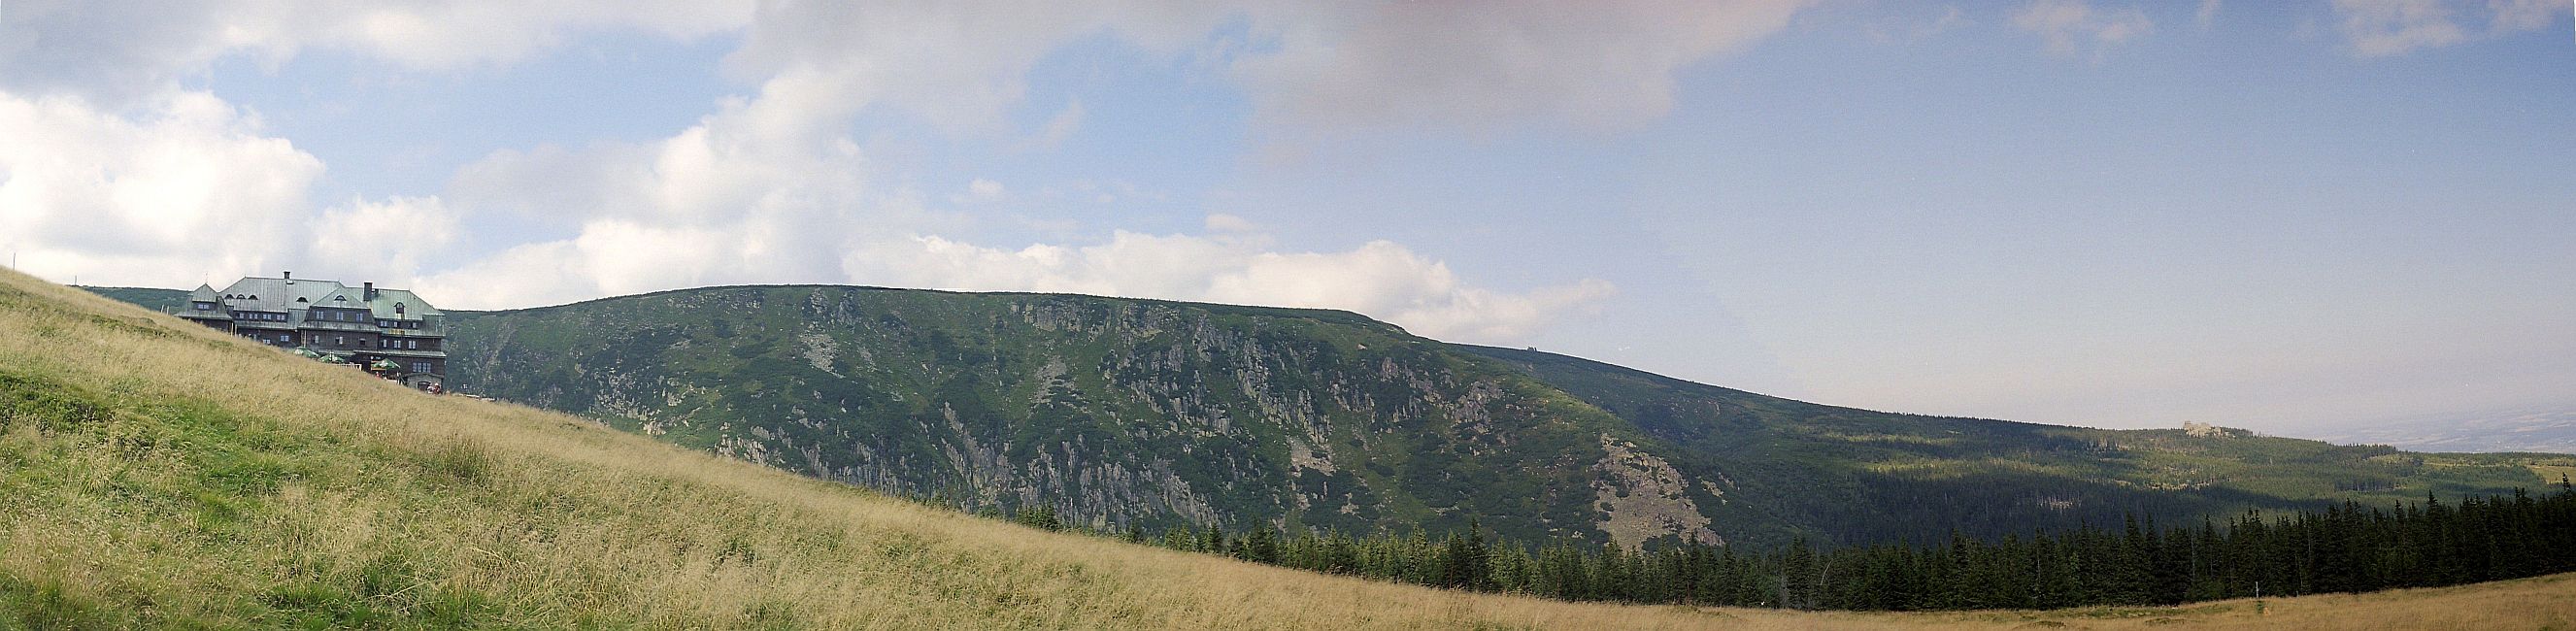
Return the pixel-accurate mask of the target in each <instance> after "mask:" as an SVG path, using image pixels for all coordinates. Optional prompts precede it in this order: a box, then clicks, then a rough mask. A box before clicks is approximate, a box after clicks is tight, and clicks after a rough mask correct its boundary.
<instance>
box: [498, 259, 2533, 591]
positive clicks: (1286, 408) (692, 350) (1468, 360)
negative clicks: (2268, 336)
mask: <svg viewBox="0 0 2576 631" xmlns="http://www.w3.org/2000/svg"><path fill="white" fill-rule="evenodd" d="M453 322H454V327H455V337H454V338H453V341H452V342H451V345H452V353H453V355H454V356H455V358H456V359H455V360H454V362H453V364H454V366H455V368H454V369H453V370H454V371H455V372H456V373H457V374H456V375H454V377H455V378H456V380H457V382H458V383H459V384H460V386H461V387H462V388H463V389H464V390H466V391H470V392H479V393H482V394H488V395H492V396H497V397H499V398H503V399H507V400H513V401H520V402H525V403H530V404H533V405H538V406H540V407H547V408H551V409H558V410H563V411H568V412H575V413H580V414H583V415H585V416H589V417H592V418H595V419H600V420H602V421H603V422H606V423H608V424H610V425H613V426H617V427H620V428H622V429H629V430H633V431H639V432H643V433H647V434H651V435H657V436H659V437H661V438H663V439H664V440H668V441H671V442H676V443H679V444H683V445H688V446H692V447H697V448H701V449H707V450H710V451H714V452H716V453H720V454H725V455H728V456H732V457H736V458H742V459H746V460H752V461H755V462H762V463H765V464H770V465H772V466H777V467H780V468H787V469H791V470H798V471H803V472H805V473H807V474H809V475H815V476H817V477H823V478H827V479H835V480H839V481H844V482H851V483H856V484H861V485H865V486H870V487H874V488H880V489H884V490H888V491H892V492H897V493H904V494H910V495H917V496H929V497H939V498H941V499H943V500H944V501H949V502H953V503H957V504H960V505H963V506H966V507H969V508H993V509H1009V508H1012V507H1016V506H1022V505H1031V504H1042V505H1049V506H1051V507H1052V508H1055V509H1056V510H1058V511H1060V512H1062V513H1064V514H1066V515H1068V516H1069V517H1071V518H1074V519H1076V520H1077V521H1079V522H1083V523H1089V524H1094V525H1101V526H1124V525H1136V526H1146V527H1157V528H1159V527H1170V526H1178V525H1202V524H1218V525H1226V526H1229V527H1244V526H1249V525H1251V524H1260V523H1267V524H1269V525H1270V526H1272V527H1287V528H1292V529H1293V528H1331V529H1339V530H1346V531H1370V530H1382V529H1399V530H1401V529H1414V528H1421V529H1432V530H1434V531H1437V530H1444V529H1446V530H1456V529H1462V528H1464V527H1466V526H1467V525H1468V523H1470V522H1475V523H1479V524H1481V525H1482V526H1483V527H1486V528H1491V529H1494V530H1496V531H1497V532H1500V533H1502V534H1505V535H1509V536H1512V537H1515V538H1520V539H1543V538H1557V537H1574V538H1582V539H1591V540H1595V541H1604V542H1616V543H1621V544H1626V545H1632V546H1633V545H1639V544H1644V543H1647V542H1650V541H1666V542H1670V541H1679V540H1682V539H1685V538H1688V539H1699V540H1703V541H1712V542H1714V541H1742V542H1757V543H1774V544H1776V543H1782V542H1785V541H1787V540H1790V539H1794V538H1799V537H1809V538H1814V539H1818V540H1822V541H1830V542H1855V543H1857V542H1866V541H1874V540H1884V539H1891V538H1924V537H1933V536H1938V535H1940V533H1942V532H1946V531H1959V532H1965V533H1969V534H1973V535H1978V536H2001V535H2003V534H2010V533H2013V532H2026V531H2028V530H2029V529H2032V528H2045V527H2051V526H2068V525H2074V524H2081V523H2101V522H2103V521H2105V520H2116V519H2119V518H2120V517H2121V516H2122V515H2127V514H2145V515H2149V516H2156V517H2162V518H2168V519H2190V518H2194V517H2199V516H2209V515H2223V514H2227V513H2230V512H2233V511H2238V510H2243V509H2246V508H2293V507H2312V506H2317V505H2321V504H2323V503H2328V502H2334V501H2343V500H2362V501H2370V502H2380V501H2393V500H2396V499H2405V498H2409V497H2411V498H2416V499H2420V498H2421V497H2422V496H2423V495H2424V494H2426V493H2439V494H2444V495H2458V494H2489V493H2499V492H2503V491H2505V490H2507V489H2509V488H2510V487H2511V486H2513V485H2515V484H2521V485H2523V486H2529V485H2531V484H2535V483H2539V482H2540V481H2541V480H2540V476H2538V475H2534V472H2535V471H2538V469H2534V468H2531V465H2530V463H2526V462H2521V461H2517V460H2515V458H2516V456H2511V455H2508V456H2475V455H2439V454H2409V453H2402V452H2397V451H2395V450H2393V449H2389V448H2386V447H2368V446H2360V447H2347V446H2335V445H2328V444H2325V443H2319V442H2315V441H2304V440H2298V439H2286V438H2277V437H2259V436H2230V435H2222V436H2216V437H2207V436H2203V437H2194V436H2190V435H2187V434H2186V433H2185V432H2183V431H2181V430H2101V429H2091V428H2078V427H2067V426H2054V425H2042V424H2035V423H2023V422H2016V421H2005V420H1994V419H1971V418H1957V417H1938V416H1924V415H1912V414H1902V413H1889V412H1876V411H1870V410H1862V409H1857V408H1848V407H1840V406H1832V405H1827V404H1819V403H1811V402H1804V401H1796V400H1790V399H1782V398H1778V397H1770V396H1767V395H1760V394H1756V393H1751V392H1746V391H1741V390H1734V389H1730V388H1724V387H1721V386H1714V385H1708V384H1700V383H1696V382H1691V381H1687V380H1682V379H1677V378H1673V377H1668V376H1663V375H1657V374H1654V373H1649V372H1645V371H1640V370H1635V369H1630V368H1626V367H1620V366H1616V365H1612V364H1607V363H1603V362H1597V361H1594V360H1588V359H1583V358H1577V357H1571V356H1565V355H1558V354H1553V353H1543V352H1537V351H1528V350H1519V349H1508V348H1501V347H1489V346H1474V345H1462V344H1451V343H1446V342H1439V341H1437V340H1430V339H1427V338H1421V337H1419V336H1413V335H1411V334H1409V333H1406V332H1404V330H1403V329H1402V328H1401V327H1396V326H1394V325H1391V324H1386V323H1383V322H1377V321H1375V320H1370V319H1368V318H1366V317H1365V316H1360V315H1359V314H1353V313H1349V312H1343V311H1331V310H1309V309H1286V308H1273V307H1242V306H1235V305H1220V304H1209V303H1190V302H1180V301H1157V300H1140V299H1124V298H1105V297H1094V296H1076V295H1066V294H1043V293H1027V292H992V293H974V292H940V291H928V290H909V289H898V288H871V287H854V286H838V285H761V286H732V287H711V288H697V289H684V290H671V291H664V292H654V293H651V294H642V295H636V296H622V297H612V298H603V299H598V300H591V301H583V302H579V303H572V304H567V305H554V306H548V307H538V308H530V309H520V310H507V311H492V312H458V313H457V315H456V316H455V317H454V319H453ZM2526 456H2527V457H2524V458H2523V459H2524V460H2532V459H2535V458H2536V459H2549V458H2554V456H2536V455H2526ZM2427 458H2430V459H2431V460H2430V461H2428V460H2427ZM2553 462H2554V461H2553Z"/></svg>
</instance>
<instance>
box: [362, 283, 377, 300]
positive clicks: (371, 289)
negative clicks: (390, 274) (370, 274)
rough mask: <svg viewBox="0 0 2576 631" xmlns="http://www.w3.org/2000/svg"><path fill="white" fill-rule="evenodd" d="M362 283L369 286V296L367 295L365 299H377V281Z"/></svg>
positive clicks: (367, 292) (367, 293)
mask: <svg viewBox="0 0 2576 631" xmlns="http://www.w3.org/2000/svg"><path fill="white" fill-rule="evenodd" d="M362 285H364V286H365V287H366V288H367V289H366V296H367V297H366V298H365V299H366V300H375V299H376V284H375V283H373V282H368V283H362Z"/></svg>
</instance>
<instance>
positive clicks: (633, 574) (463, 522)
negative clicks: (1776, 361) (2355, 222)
mask: <svg viewBox="0 0 2576 631" xmlns="http://www.w3.org/2000/svg"><path fill="white" fill-rule="evenodd" d="M0 517H5V518H0V629H14V628H37V629H50V628H135V627H199V626H203V627H293V626H300V627H329V626H341V627H350V626H364V627H377V628H447V627H458V626H466V627H521V628H525V627H538V628H562V627H601V626H608V627H618V626H646V627H675V628H676V627H699V628H815V627H827V628H924V627H941V628H1027V627H1052V628H1064V627H1075V628H1214V627H1223V628H1341V627H1372V628H1442V629H1446V628H1641V629H1682V628H1751V629H1766V628H1778V629H1785V628H1799V629H1837V628H1850V629H1861V628H1872V629H1877V628H1983V627H1994V626H2028V625H2034V624H2035V625H2041V626H2059V625H2068V626H2073V627H2083V628H2126V627H2141V626H2156V627H2159V628H2173V625H2175V624H2177V623H2184V624H2185V625H2186V626H2204V627H2209V628H2255V627H2264V628H2277V627H2282V626H2288V627H2299V628H2354V629H2369V628H2462V627H2475V628H2545V627H2553V626H2554V627H2556V628H2567V627H2568V626H2569V625H2571V624H2576V598H2570V597H2569V596H2571V595H2576V579H2571V578H2570V577H2568V576H2557V577H2547V578H2542V579H2534V580H2527V581H2513V582H2506V583H2499V584H2493V585H2485V586H2476V587H2467V588H2448V589H2439V590H2420V591H2413V592H2399V593H2390V594H2378V595H2369V596H2360V597H2354V596H2328V597H2313V598H2299V599H2289V600H2275V601H2272V602H2269V603H2266V604H2264V605H2263V606H2262V607H2261V608H2260V610H2259V611H2260V613H2258V608H2257V607H2256V606H2255V605H2254V604H2253V603H2250V602H2242V601H2238V602H2222V603H2213V604H2207V605H2200V606H2194V607H2187V608H2179V609H2081V610H2070V611H2061V612H2041V613H2028V612H1971V613H1961V614H1941V615H1920V616H1897V615H1859V614H1797V613H1787V612H1776V611H1764V610H1743V609H1725V610H1715V609H1689V608H1679V607H1621V606H1609V605H1575V604H1566V603H1553V602H1543V601H1536V600H1530V599H1524V598H1513V597H1505V596H1478V595H1470V594H1461V593H1454V592H1444V591H1437V590H1427V589H1418V588H1409V587H1401V586H1394V585H1383V584H1374V583H1368V582H1363V581H1358V580H1352V579H1345V578H1335V577H1327V576H1318V575H1310V574H1303V573H1297V572H1292V571H1287V570H1279V569H1273V568H1262V567H1256V566H1251V565H1246V564H1242V563H1237V562H1233V561H1228V560H1223V559H1218V558H1212V557H1204V556H1197V555H1185V554H1179V553H1172V552H1166V551H1162V550H1156V549H1152V548H1146V547H1139V546H1130V545H1125V544H1120V543H1115V542H1110V541H1104V540H1100V539H1095V538H1088V537H1079V536H1072V535H1062V534H1055V533H1048V532H1043V531H1036V530H1030V529H1025V528H1019V527H1015V526H1010V525H1007V524H1002V523H998V522H993V521H987V520H981V519H976V518H972V517H967V516H964V515H960V514H956V513H952V512H947V511H941V510H936V509H930V508H925V507H922V506H919V505H916V504H911V503H907V502H902V501H897V500H892V499H887V498H884V497H881V496H877V495H874V494H871V493H868V492H865V491H861V490H857V489H854V488H851V487H849V486H846V485H840V484H832V483H826V482H820V481H816V480H812V479H808V478H802V477H798V476H794V475H790V474H787V473H784V472H780V471H777V470H774V469H771V468H766V467H761V466H756V465H751V464H748V463H743V462H737V461H730V460H725V459H720V458H715V457H711V456H708V455H706V454H704V453H703V452H697V451H690V450H683V449H679V448H676V447H672V446H670V445H667V444H662V443H659V442H656V441H652V440H649V439H645V438H642V437H638V436H634V435H630V434H626V433H622V432H614V431H607V430H605V429H603V428H600V427H599V426H597V425H595V424H593V423H591V422H589V421H586V420H582V419H577V418H574V417H568V416H563V415H558V414H553V413H548V412H543V411H538V410H534V409H530V408H526V407H520V406H515V405H508V404H496V403H487V402H479V401H473V400H467V399H461V398H454V397H432V396H427V395H421V394H418V393H414V392H410V391H407V390H404V389H402V388H399V387H397V386H395V385H393V384H390V383H387V382H383V381H379V380H376V379H372V378H369V377H366V376H364V375H361V374H359V373H357V372H355V371H351V370H349V369H346V368H335V367H331V366H326V365H322V364H317V363H313V362H309V361H304V360H301V359H297V358H294V357H293V356H290V355H287V354H285V353H281V352H278V351H275V350H272V349H268V348H265V347H260V346H257V345H255V344H251V343H247V342H245V341H242V340H238V339H234V338H230V337H226V336H222V335H218V334H214V333H212V332H210V331H206V330H203V329H201V328H198V327H196V326H194V325H189V324H186V323H184V322H182V321H179V320H177V319H174V318H169V317H166V316H159V315H152V314H148V313H146V312H144V311H142V310H140V309H136V308H133V307H129V306H123V305H118V304H115V303H111V302H109V301H107V300H105V299H102V298H98V297H95V296H92V295H89V294H85V293H82V292H78V291H74V290H70V289H67V288H62V287H58V286H53V285H48V284H44V283H41V282H38V281H35V280H33V279H30V278H28V277H25V276H23V275H19V274H16V273H14V272H0Z"/></svg>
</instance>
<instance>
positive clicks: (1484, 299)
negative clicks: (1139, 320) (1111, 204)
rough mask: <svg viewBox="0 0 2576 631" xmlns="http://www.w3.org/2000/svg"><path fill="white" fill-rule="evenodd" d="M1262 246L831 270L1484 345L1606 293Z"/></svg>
mask: <svg viewBox="0 0 2576 631" xmlns="http://www.w3.org/2000/svg"><path fill="white" fill-rule="evenodd" d="M1265 243H1266V240H1264V239H1258V238H1233V237H1203V236H1189V235H1166V236H1154V235H1144V234H1136V233H1131V232H1124V231H1122V232H1119V233H1117V234H1115V235H1114V236H1113V237H1111V239H1110V240H1109V242H1107V243H1102V244H1098V245H1088V246H1065V245H1049V244H1040V245H1032V246H1028V247H1025V248H1020V249H1017V250H1011V249H1003V248H991V247H983V246H977V245H973V244H968V243H962V242H958V241H954V240H950V239H945V238H941V237H935V236H925V237H916V238H913V239H910V240H908V241H906V242H900V243H880V244H873V246H872V247H868V248H865V249H861V250H858V251H854V252H852V253H850V254H849V255H848V256H846V257H844V259H843V264H842V265H843V267H844V269H845V271H846V273H847V274H848V276H849V278H850V279H851V280H852V282H860V283H868V284H893V285H900V286H917V287H933V288H941V289H954V290H966V291H987V290H1029V291H1047V292H1069V293H1083V294H1095V295H1106V296H1127V297H1137V298H1163V299H1171V300H1194V301H1207V302H1220V303H1229V304H1258V305H1272V306H1283V307H1310V308H1322V309H1344V310H1350V311H1356V312H1359V313H1363V314H1367V315H1370V316H1373V317H1377V318H1381V319H1385V320H1387V321H1389V322H1394V323H1396V324H1399V325H1402V326H1405V327H1407V328H1408V329H1410V330H1412V331H1413V332H1415V333H1419V334H1422V335H1427V336H1431V337H1438V338H1445V339H1464V340H1474V341H1485V342H1509V341H1514V340H1519V339H1522V338H1525V337H1527V336H1528V335H1529V334H1531V333H1533V332H1535V331H1536V330H1538V329H1539V328H1540V327H1543V326H1545V325H1546V324H1548V323H1549V322H1551V321H1553V320H1555V319H1556V318H1558V317H1562V316H1563V315H1565V314H1566V313H1567V312H1569V311H1572V310H1576V309H1581V308H1586V307H1588V306H1590V305H1591V304H1592V303H1595V302H1597V301H1599V300H1600V299H1602V298H1606V297H1608V296H1609V295H1611V294H1612V293H1614V292H1615V290H1614V289H1613V288H1612V286H1611V285H1610V283H1608V282H1606V281H1601V280H1594V279H1587V280H1584V281H1581V282H1578V283H1575V284H1572V285H1566V286H1559V287H1546V288H1540V289H1537V290H1533V291H1530V292H1527V293H1518V294H1514V293H1506V292H1499V291H1493V290H1489V289H1483V288H1478V287H1472V286H1468V285H1466V284H1465V283H1463V282H1461V281H1460V280H1459V279H1458V277H1457V275H1456V274H1454V273H1452V272H1451V271H1450V270H1449V266H1448V265H1447V264H1445V263H1442V262H1439V261H1437V260H1433V259H1430V258H1428V257H1424V256H1422V255H1420V254H1417V253H1415V252H1413V251H1412V250H1410V249H1407V248H1405V247H1404V246H1402V245H1398V244H1395V243H1392V242H1387V241H1373V242H1369V243H1367V244H1364V245H1362V246H1360V247H1358V248H1355V249H1352V250H1349V251H1343V252H1274V251H1268V250H1267V249H1266V248H1264V247H1262V246H1263V245H1264V244H1265ZM880 279H882V280H880Z"/></svg>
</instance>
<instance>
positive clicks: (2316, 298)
mask: <svg viewBox="0 0 2576 631" xmlns="http://www.w3.org/2000/svg"><path fill="white" fill-rule="evenodd" d="M2569 13H2570V6H2569V5H2568V4H2565V3H2554V2H2546V1H2503V2H2485V1H2482V0H2481V1H2476V2H2439V1H2431V0H2388V1H2361V0H2345V1H2339V2H2317V3H2272V2H2265V3H2255V2H2225V1H2212V2H2163V3H2131V2H2113V1H2110V0H2090V1H2084V0H2040V1H2033V2H1979V3H1959V4H1935V3H1912V2H1904V3H1899V2H1873V1H1862V0H1848V1H1832V0H1825V1H1817V2H1802V1H1794V0H1776V1H1774V0H1749V1H1743V2H1725V3H1699V2H1691V3H1660V2H1614V3H1599V4H1590V5H1586V6H1584V7H1583V8H1582V9H1580V10H1578V9H1575V8H1573V7H1572V6H1571V5H1563V4H1558V3H1537V2H1533V3H1499V4H1492V5H1478V6H1469V5H1463V4H1445V3H1399V4H1371V3H1352V4H1329V5H1327V4H1301V5H1296V6H1288V7H1281V6H1273V5H1258V4H1255V5H1244V6H1229V5H1223V4H1218V3H1183V4H1173V5H1156V4H1150V3H1144V4H1139V3H1121V2H1072V3H1050V4H1048V5H1042V6H1031V5H970V4H962V3H919V4H913V3H756V4H755V3H723V2H712V3H710V2H672V3H641V4H633V3H590V2H530V3H505V2H479V1H471V0H458V1H455V2H446V3H431V4H420V5H384V6H377V5H369V4H361V3H344V4H336V5H326V6H323V7H318V8H317V7H305V8H302V9H297V8H293V7H288V8H284V9H280V8H278V7H273V6H269V5H265V4H258V3H248V4H244V5H241V6H231V5H227V4H225V3H220V2H216V3H205V4H202V5H184V6H182V7H180V8H177V9H171V8H169V7H164V6H161V5H153V4H130V5H129V4H120V3H73V2H43V1H37V2H30V1H26V0H17V1H12V2H9V3H8V4H6V5H0V137H5V138H14V139H19V140H17V141H15V142H10V143H4V144H0V247H6V248H8V249H10V250H11V251H12V252H14V253H15V254H16V255H17V256H18V260H19V263H18V264H19V267H20V268H21V269H23V270H25V271H28V272H30V273H35V274H37V275H39V276H43V277H46V278H49V279H53V280H57V281H70V280H72V278H73V277H74V276H75V275H77V276H78V277H79V279H80V281H81V282H83V283H87V284H123V285H152V286H167V287H186V286H193V285H195V284H196V283H197V282H200V281H201V280H215V281H218V282H220V281H221V280H227V279H229V278H232V277H234V276H239V275H244V274H262V275H272V274H274V273H275V272H276V271H278V270H280V269H294V270H296V271H298V272H300V273H305V274H308V275H313V276H325V277H341V278H346V279H352V280H360V279H373V280H377V281H379V282H384V283H388V284H395V285H407V286H411V287H414V288H417V289H419V290H421V291H423V292H424V293H425V294H427V295H430V296H432V297H434V298H435V299H437V300H439V301H440V302H441V303H442V305H445V306H453V307H459V308H504V307H518V306H533V305H539V304H552V303H559V302H566V301H572V300H580V299H586V298H593V297H599V296H605V295H615V294H624V293H635V292H642V291H652V290H659V289H667V288H674V287H687V286H700V285H712V284H730V283H773V282H827V283H854V284H872V285H893V286H907V287H937V288H949V289H970V290H1037V291H1068V292H1080V293H1095V294H1111V295H1127V296H1143V297H1158V298H1176V299H1189V300H1209V301H1218V302H1239V303H1257V304H1279V305H1292V306H1314V307H1332V308H1344V309H1352V310H1356V311H1360V312H1363V313H1367V314H1369V315H1372V316H1376V317H1379V318H1382V319H1387V320H1389V321H1393V322H1396V323H1398V324H1401V325H1404V326H1406V327H1408V328H1410V329H1412V330H1414V331H1416V332H1418V333H1423V334H1426V335H1431V336H1434V337H1439V338H1442V339H1449V340H1453V341H1465V342H1474V343H1486V344H1500V345H1511V346H1538V347H1541V348H1543V349H1546V350H1552V351H1559V352H1565V353H1568V354H1574V355H1579V356H1584V357H1590V358H1595V359H1600V360H1604V361H1610V362H1614V363H1620V364H1625V365H1630V366H1635V367H1638V368H1643V369H1648V370H1653V371H1657V372H1662V373H1666V374H1671V375H1675V376H1680V377H1684V378H1689V379H1693V380H1697V381H1703V382H1708V383H1714V384H1719V385H1727V386H1732V387H1739V388H1744V389H1749V390H1755V391H1760V392H1766V393H1771V394H1779V395H1785V396H1793V397H1799V398H1806V399H1810V400H1816V401H1822V402H1828V403H1837V404H1846V405H1856V406H1862V407H1871V408H1877V409H1889V410H1898V411H1909V412H1921V413H1935V414H1954V415H1970V416H1984V417H1996V418H2009V419H2015V420H2027V421H2035V422H2048V423H2064V424H2078V425H2092V426H2108V427H2151V426H2172V425H2176V424H2179V423H2181V422H2183V421H2187V420H2189V421H2209V422H2217V423H2221V424H2227V425H2232V426H2242V427H2252V428H2256V429H2260V430H2264V431H2272V432H2281V433H2290V434H2300V433H2318V432H2330V431H2334V430H2337V429H2338V428H2350V427H2358V426H2364V425H2369V424H2373V423H2379V422H2384V421H2390V420H2397V419H2407V420H2410V421H2412V422H2425V421H2424V420H2423V419H2474V418H2488V417H2496V416H2500V415H2523V414H2530V413H2533V412H2534V411H2541V412H2558V411H2565V410H2569V409H2576V389H2571V388H2570V387H2569V384H2576V290H2571V288H2576V284H2571V282H2570V281H2569V280H2568V279H2571V278H2576V247H2571V246H2570V245H2569V244H2570V243H2576V208H2571V203H2570V202H2569V200H2576V181H2571V179H2570V178H2569V177H2568V174H2569V173H2571V169H2570V167H2576V123H2571V122H2570V117H2569V116H2568V113H2569V112H2576V73H2571V72H2570V70H2571V68H2576V63H2571V62H2576V29H2572V28H2571V20H2570V17H2569ZM2434 422H2439V421H2434Z"/></svg>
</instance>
